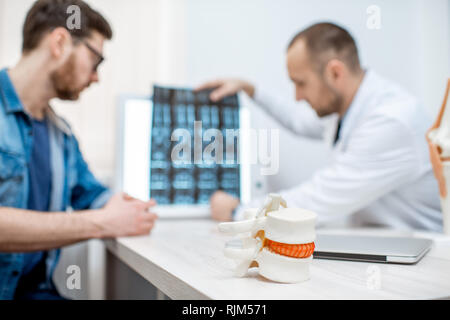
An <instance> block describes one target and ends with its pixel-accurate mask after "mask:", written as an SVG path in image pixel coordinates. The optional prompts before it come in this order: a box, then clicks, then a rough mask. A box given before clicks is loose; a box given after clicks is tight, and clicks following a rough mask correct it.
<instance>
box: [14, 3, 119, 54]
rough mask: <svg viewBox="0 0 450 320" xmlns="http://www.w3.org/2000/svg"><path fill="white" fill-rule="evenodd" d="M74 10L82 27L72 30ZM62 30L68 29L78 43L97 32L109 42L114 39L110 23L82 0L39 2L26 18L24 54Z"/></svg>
mask: <svg viewBox="0 0 450 320" xmlns="http://www.w3.org/2000/svg"><path fill="white" fill-rule="evenodd" d="M73 6H75V7H73ZM72 8H77V9H78V8H79V11H78V12H79V19H78V21H79V25H78V26H76V27H75V28H72V27H71V28H69V26H68V24H69V20H70V18H71V16H72V15H73V14H74V13H75V14H76V12H77V11H72V10H71V9H72ZM58 27H62V28H66V29H67V31H69V33H70V34H71V35H72V37H75V38H78V39H85V38H88V37H90V36H91V35H92V32H93V31H97V32H99V33H100V34H101V35H102V36H104V37H105V38H106V39H108V40H111V39H112V36H113V31H112V29H111V26H110V24H109V23H108V21H106V19H105V18H104V17H103V16H102V15H101V14H100V13H99V12H97V11H95V10H94V9H92V8H91V7H90V6H89V5H88V4H87V3H86V2H84V1H82V0H37V1H36V2H34V4H33V6H32V7H31V9H30V10H29V11H28V13H27V16H26V18H25V23H24V25H23V43H22V52H24V53H27V52H29V51H32V50H33V49H36V48H37V47H38V46H39V44H40V42H41V40H42V38H43V37H44V36H45V35H46V34H47V33H50V32H51V31H53V30H54V29H56V28H58Z"/></svg>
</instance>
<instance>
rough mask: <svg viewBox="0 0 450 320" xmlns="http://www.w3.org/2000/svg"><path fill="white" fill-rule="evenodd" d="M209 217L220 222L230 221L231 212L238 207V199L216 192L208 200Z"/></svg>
mask: <svg viewBox="0 0 450 320" xmlns="http://www.w3.org/2000/svg"><path fill="white" fill-rule="evenodd" d="M210 205H211V217H212V218H213V219H214V220H216V221H220V222H225V221H231V220H232V213H233V210H234V209H236V208H237V206H238V205H239V199H237V198H235V197H233V196H231V195H229V194H228V193H226V192H223V191H216V192H215V193H214V194H213V195H212V196H211V199H210Z"/></svg>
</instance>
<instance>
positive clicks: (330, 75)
mask: <svg viewBox="0 0 450 320" xmlns="http://www.w3.org/2000/svg"><path fill="white" fill-rule="evenodd" d="M345 68H346V66H345V64H344V63H343V62H342V61H340V60H337V59H331V60H330V61H328V63H327V65H326V67H325V77H326V78H327V79H328V81H330V82H332V83H337V82H340V81H341V79H342V77H343V76H344V73H345V71H346V69H345Z"/></svg>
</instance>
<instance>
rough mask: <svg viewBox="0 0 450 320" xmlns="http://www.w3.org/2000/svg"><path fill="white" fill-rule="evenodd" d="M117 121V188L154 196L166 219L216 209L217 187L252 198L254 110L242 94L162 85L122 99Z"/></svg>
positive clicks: (138, 195)
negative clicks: (214, 98)
mask: <svg viewBox="0 0 450 320" xmlns="http://www.w3.org/2000/svg"><path fill="white" fill-rule="evenodd" d="M118 127H119V139H118V141H119V146H118V148H117V149H118V155H117V166H118V170H117V172H118V175H117V181H116V185H117V188H118V189H120V190H123V191H124V192H126V193H128V194H130V195H131V196H133V197H136V198H139V199H149V198H154V199H155V200H156V201H157V202H158V207H157V208H156V209H155V211H156V212H157V213H158V215H159V216H160V217H161V218H191V217H206V216H209V214H210V212H209V198H210V196H211V194H212V193H214V192H215V191H216V190H223V191H225V192H228V193H230V194H232V195H234V196H236V197H238V198H240V200H241V202H243V203H246V202H248V201H249V200H250V197H251V182H250V181H251V173H250V170H251V169H250V162H249V161H246V159H249V158H250V155H249V154H248V153H249V150H250V149H249V148H248V147H247V148H245V146H246V145H247V146H248V144H249V143H250V142H249V137H248V136H247V133H248V131H249V128H250V115H249V111H248V109H247V108H246V107H243V106H241V105H240V103H239V99H238V97H237V96H233V97H230V98H226V99H224V100H222V101H220V102H218V103H212V102H211V101H210V100H209V92H208V91H204V92H200V93H194V92H193V91H192V90H190V89H182V88H168V87H159V86H155V87H154V89H153V97H148V96H147V97H146V96H131V95H126V96H122V97H121V98H120V101H119V123H118ZM232 134H233V135H232ZM227 138H229V139H227ZM221 139H222V140H221ZM220 140H221V141H220ZM231 142H233V143H231ZM214 147H215V148H214ZM220 150H223V153H222V155H221V154H220ZM230 155H231V156H230Z"/></svg>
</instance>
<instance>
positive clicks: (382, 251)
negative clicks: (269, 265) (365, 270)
mask: <svg viewBox="0 0 450 320" xmlns="http://www.w3.org/2000/svg"><path fill="white" fill-rule="evenodd" d="M315 245H316V248H315V250H314V255H313V257H314V259H333V260H350V261H363V262H379V263H400V264H415V263H417V262H418V261H420V259H422V257H423V256H424V255H425V254H426V253H427V252H428V251H429V250H430V248H431V247H432V245H433V241H432V240H430V239H424V238H411V237H379V236H360V235H329V234H317V235H316V240H315Z"/></svg>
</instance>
